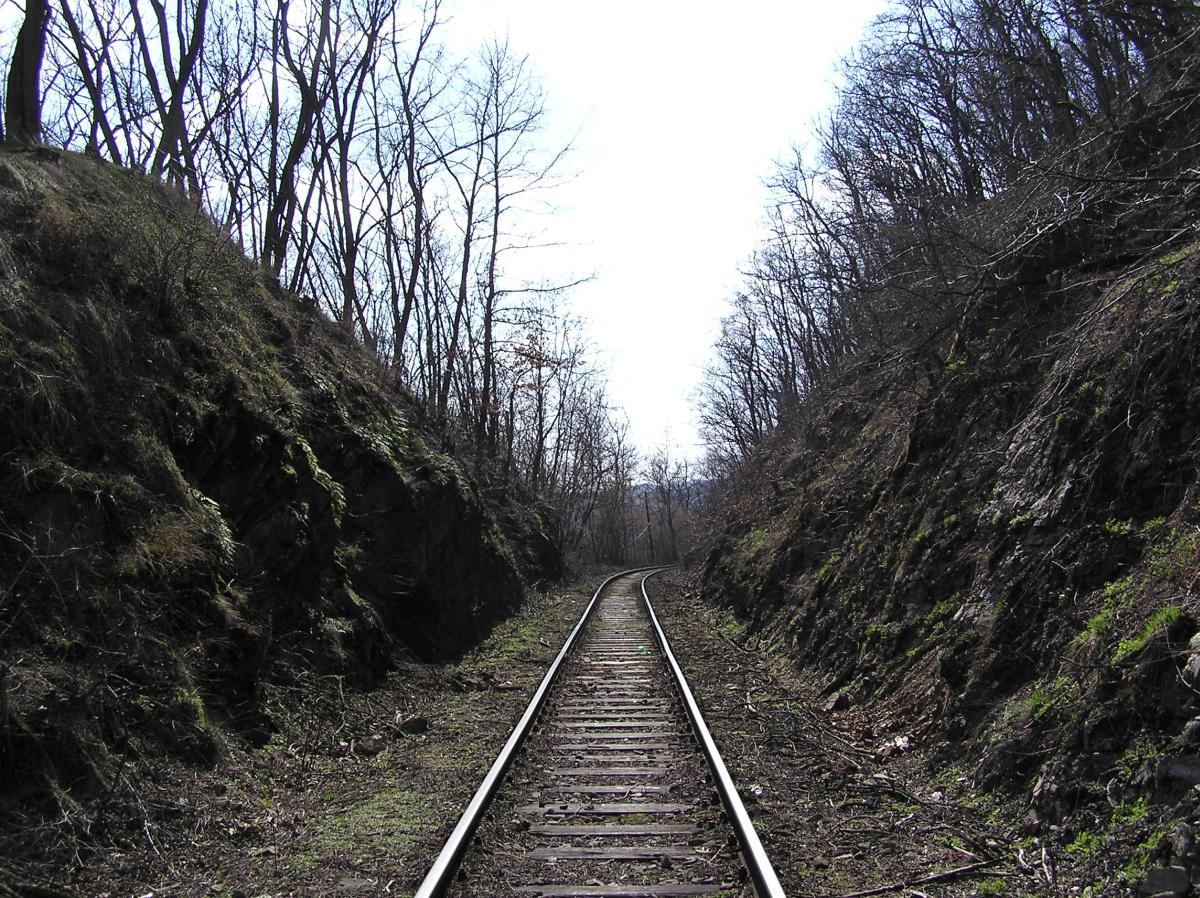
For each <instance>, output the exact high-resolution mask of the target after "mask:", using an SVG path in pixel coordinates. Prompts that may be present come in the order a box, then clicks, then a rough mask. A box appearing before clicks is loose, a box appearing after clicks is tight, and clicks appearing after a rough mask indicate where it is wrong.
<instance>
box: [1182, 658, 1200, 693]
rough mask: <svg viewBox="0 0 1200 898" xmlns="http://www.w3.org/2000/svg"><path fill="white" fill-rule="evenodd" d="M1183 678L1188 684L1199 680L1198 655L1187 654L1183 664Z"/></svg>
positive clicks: (1193, 684)
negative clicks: (1185, 661)
mask: <svg viewBox="0 0 1200 898" xmlns="http://www.w3.org/2000/svg"><path fill="white" fill-rule="evenodd" d="M1183 680H1184V682H1185V683H1187V684H1188V685H1189V686H1195V685H1196V684H1197V683H1198V682H1200V655H1188V659H1187V663H1186V664H1184V665H1183Z"/></svg>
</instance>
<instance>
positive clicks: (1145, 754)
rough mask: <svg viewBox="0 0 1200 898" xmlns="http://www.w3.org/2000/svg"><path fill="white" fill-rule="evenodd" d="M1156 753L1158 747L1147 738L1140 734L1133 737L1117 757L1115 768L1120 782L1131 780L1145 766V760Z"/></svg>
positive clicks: (1153, 756)
mask: <svg viewBox="0 0 1200 898" xmlns="http://www.w3.org/2000/svg"><path fill="white" fill-rule="evenodd" d="M1157 755H1158V749H1157V748H1156V747H1155V745H1154V743H1153V742H1151V741H1150V740H1149V739H1148V738H1146V737H1145V736H1140V737H1138V738H1137V739H1135V740H1134V741H1133V742H1131V743H1130V744H1129V746H1128V747H1127V748H1126V749H1125V751H1124V752H1123V753H1122V754H1121V757H1120V758H1118V759H1117V764H1116V769H1117V774H1118V776H1119V778H1120V780H1121V782H1123V783H1128V782H1130V781H1132V780H1133V778H1134V777H1135V776H1137V775H1138V774H1139V773H1140V772H1141V770H1142V768H1143V767H1145V766H1146V762H1148V761H1150V760H1151V759H1153V758H1155V757H1156V756H1157Z"/></svg>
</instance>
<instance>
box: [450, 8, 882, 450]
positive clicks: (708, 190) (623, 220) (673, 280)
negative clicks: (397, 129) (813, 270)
mask: <svg viewBox="0 0 1200 898" xmlns="http://www.w3.org/2000/svg"><path fill="white" fill-rule="evenodd" d="M884 5H885V0H816V2H814V0H791V2H787V0H739V2H738V3H737V4H736V5H735V4H733V3H729V2H725V3H711V2H710V3H705V2H696V0H692V2H687V0H608V2H581V0H447V4H446V6H445V7H444V8H443V11H444V12H445V13H447V14H448V15H450V16H451V17H453V18H452V21H451V22H450V24H449V25H448V26H447V27H446V28H445V29H444V30H443V32H442V33H443V36H446V35H449V37H450V45H451V49H452V52H454V53H456V54H466V53H468V52H470V50H471V48H472V47H473V46H476V45H478V44H479V43H481V42H482V41H484V40H487V39H489V38H491V37H493V36H499V37H501V38H503V37H504V36H505V35H507V37H508V40H509V46H510V48H511V49H512V50H513V51H514V52H515V53H516V54H518V55H520V54H525V55H528V57H529V60H530V63H531V64H532V68H533V70H534V71H535V72H536V73H537V74H538V75H539V76H540V80H541V82H542V85H543V88H544V91H545V94H546V100H547V109H548V112H549V116H548V125H549V128H548V132H547V134H546V135H545V138H546V140H547V141H548V142H550V143H555V142H557V144H558V145H562V144H565V143H567V142H570V141H572V139H573V140H574V152H573V153H572V154H571V155H570V156H569V157H568V159H567V160H566V169H567V170H570V171H572V172H574V173H575V176H574V177H573V178H572V179H571V180H570V182H569V183H567V184H565V185H564V186H562V187H560V188H558V189H556V191H555V193H554V200H553V201H554V203H555V205H556V206H557V208H558V211H556V212H555V213H554V215H553V217H552V218H551V220H550V221H549V222H547V223H546V224H548V228H547V231H546V234H547V237H548V238H549V239H552V240H554V241H561V242H566V243H568V244H569V246H568V247H566V248H564V249H560V250H555V251H537V255H536V256H534V255H533V251H528V252H526V254H525V256H524V262H523V265H529V266H534V267H536V269H537V272H536V273H535V272H534V271H533V270H532V269H531V270H530V271H529V273H528V275H527V276H529V277H531V278H533V279H535V280H536V279H539V277H538V275H539V274H543V273H544V276H545V277H547V278H552V279H553V278H554V277H555V276H556V275H559V274H568V275H569V274H571V273H574V274H576V275H580V274H588V273H591V272H595V273H596V275H597V277H596V278H595V279H594V280H593V281H591V282H590V283H587V284H585V285H583V286H580V287H578V288H576V289H575V291H574V292H573V294H572V295H573V300H572V308H573V310H574V311H575V312H576V313H577V314H579V315H582V316H583V317H585V318H586V319H588V322H589V336H590V337H591V339H592V341H593V342H594V343H595V345H596V346H597V348H598V349H599V350H600V351H601V362H602V364H604V363H605V362H606V363H607V367H608V370H609V372H610V378H609V392H610V396H611V398H612V400H613V402H614V404H616V405H618V406H620V407H622V408H623V409H624V410H625V412H626V413H627V415H628V417H629V420H630V424H631V430H632V436H633V439H634V442H635V443H636V444H637V445H638V446H639V448H640V449H642V451H644V452H649V451H651V450H652V449H653V448H655V447H656V446H658V445H661V444H662V443H663V442H664V439H665V438H666V437H667V435H668V434H669V437H670V440H671V441H672V442H673V443H675V444H677V445H678V446H679V448H680V450H681V451H682V452H683V453H684V454H687V455H693V456H698V455H699V454H701V452H700V449H699V447H698V445H697V444H698V442H699V438H698V436H697V434H696V427H695V421H694V417H695V414H694V402H693V399H692V396H693V393H694V391H695V388H696V386H697V384H698V383H699V381H700V379H701V376H702V368H703V366H704V364H705V362H706V360H707V359H708V357H709V353H710V349H711V347H712V344H713V342H714V340H715V339H716V336H717V332H718V324H719V320H720V318H721V316H722V315H723V314H725V311H726V306H725V303H726V300H727V298H728V297H729V296H730V294H731V293H732V291H733V289H734V288H735V287H736V286H737V283H738V266H739V264H740V263H741V262H742V261H743V260H744V259H745V258H746V257H747V256H748V255H749V253H750V250H751V249H752V247H753V244H754V241H755V236H756V234H757V233H758V224H759V221H760V219H761V217H762V207H763V202H764V199H765V195H766V193H765V190H764V188H763V187H762V179H763V178H764V177H766V176H767V175H768V174H769V173H770V170H771V164H772V161H773V160H775V159H779V158H783V157H785V156H786V155H787V153H788V151H789V147H790V146H791V145H792V144H793V143H799V144H804V143H805V142H806V139H807V135H808V132H809V128H810V125H811V123H812V121H813V119H814V117H815V116H816V115H817V114H818V113H819V112H820V111H821V110H822V109H824V108H825V107H826V106H827V105H828V103H829V102H830V100H831V98H832V92H831V85H832V79H833V77H834V64H835V62H836V60H837V58H838V57H839V56H841V55H842V54H843V53H844V52H845V51H847V50H849V49H850V48H851V47H852V46H853V45H854V44H855V43H856V42H857V40H858V38H859V37H860V35H861V34H862V31H863V28H864V27H865V25H866V24H867V22H868V21H869V20H870V19H871V18H872V17H873V16H874V15H876V14H877V13H879V12H881V11H882V10H883V7H884ZM564 279H565V278H564Z"/></svg>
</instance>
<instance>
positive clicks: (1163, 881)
mask: <svg viewBox="0 0 1200 898" xmlns="http://www.w3.org/2000/svg"><path fill="white" fill-rule="evenodd" d="M1191 887H1192V880H1191V877H1190V876H1188V871H1187V870H1185V869H1184V868H1183V867H1155V868H1154V869H1153V870H1151V871H1150V872H1149V873H1147V874H1146V876H1145V878H1144V879H1143V880H1142V882H1141V885H1139V886H1138V894H1140V895H1163V894H1171V893H1174V894H1177V895H1183V894H1186V892H1187V890H1188V889H1190V888H1191Z"/></svg>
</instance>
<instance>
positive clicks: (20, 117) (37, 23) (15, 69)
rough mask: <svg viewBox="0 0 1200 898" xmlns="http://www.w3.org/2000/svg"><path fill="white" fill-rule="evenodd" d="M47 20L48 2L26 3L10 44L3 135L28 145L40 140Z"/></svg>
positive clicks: (15, 141) (35, 1)
mask: <svg viewBox="0 0 1200 898" xmlns="http://www.w3.org/2000/svg"><path fill="white" fill-rule="evenodd" d="M49 18H50V7H49V4H48V3H47V0H29V2H27V3H26V4H25V21H24V22H22V23H21V30H20V31H19V32H17V42H16V44H14V45H13V55H12V64H11V65H10V66H9V69H8V93H7V95H6V97H5V103H4V117H5V119H6V122H5V124H6V125H7V132H8V133H7V135H6V136H7V138H8V140H10V141H12V142H14V143H23V144H31V143H37V142H38V141H39V140H41V139H42V98H41V80H42V57H43V55H44V54H45V52H46V22H47V21H48V20H49Z"/></svg>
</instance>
